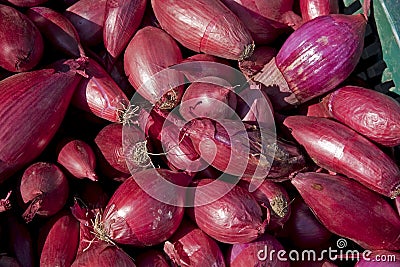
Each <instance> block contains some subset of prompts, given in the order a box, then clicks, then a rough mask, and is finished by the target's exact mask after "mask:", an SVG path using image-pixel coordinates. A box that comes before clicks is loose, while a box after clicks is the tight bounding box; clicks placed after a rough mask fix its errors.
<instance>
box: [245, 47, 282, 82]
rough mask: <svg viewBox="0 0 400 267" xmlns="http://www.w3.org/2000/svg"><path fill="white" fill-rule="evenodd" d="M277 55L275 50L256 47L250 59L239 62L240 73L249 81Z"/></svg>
mask: <svg viewBox="0 0 400 267" xmlns="http://www.w3.org/2000/svg"><path fill="white" fill-rule="evenodd" d="M276 54H277V51H276V49H275V48H272V47H269V46H258V47H256V49H254V52H253V54H252V55H251V57H249V58H247V59H245V60H243V61H240V62H239V69H240V71H241V72H242V73H243V74H244V75H245V76H246V78H248V79H250V78H251V77H253V76H254V75H256V74H257V73H258V72H260V71H261V70H262V69H263V67H264V65H265V64H267V63H268V62H270V61H271V60H272V59H273V58H274V57H275V56H276Z"/></svg>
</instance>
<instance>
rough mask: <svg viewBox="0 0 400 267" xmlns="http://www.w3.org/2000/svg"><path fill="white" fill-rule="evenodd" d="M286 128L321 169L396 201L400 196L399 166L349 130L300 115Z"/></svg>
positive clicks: (327, 120)
mask: <svg viewBox="0 0 400 267" xmlns="http://www.w3.org/2000/svg"><path fill="white" fill-rule="evenodd" d="M284 125H285V126H287V127H288V128H289V129H291V130H292V135H293V137H294V138H295V139H296V140H297V142H299V143H300V144H301V145H302V146H303V147H304V148H305V150H306V151H307V153H308V155H309V156H310V157H311V158H312V159H313V160H314V162H315V163H316V164H317V165H318V166H320V167H322V168H325V169H328V170H330V171H333V172H337V173H341V174H343V175H346V176H348V177H349V178H352V179H355V180H356V181H358V182H360V183H362V184H363V185H365V186H366V187H368V188H369V189H371V190H373V191H376V192H378V193H380V194H382V195H385V196H388V197H391V198H395V197H396V196H397V195H399V194H400V189H399V188H400V170H399V168H398V166H397V165H396V163H395V162H394V161H393V160H392V159H391V158H390V157H389V156H388V155H386V154H385V153H384V152H383V151H382V150H380V149H379V148H378V147H377V146H376V145H374V144H373V143H371V142H370V141H368V140H367V139H366V138H364V137H363V136H361V135H360V134H358V133H356V132H355V131H353V130H352V129H350V128H348V127H347V126H345V125H342V124H340V123H338V122H335V121H332V120H330V119H326V118H318V117H307V116H300V115H298V116H290V117H288V118H286V119H285V121H284Z"/></svg>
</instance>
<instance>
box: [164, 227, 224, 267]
mask: <svg viewBox="0 0 400 267" xmlns="http://www.w3.org/2000/svg"><path fill="white" fill-rule="evenodd" d="M164 251H165V253H167V255H168V256H169V257H170V258H171V259H172V261H173V262H174V263H175V264H176V265H177V266H199V267H200V266H204V267H207V266H210V267H211V266H220V267H225V262H224V256H223V254H222V252H221V249H220V248H219V247H218V244H217V242H215V241H214V240H213V239H212V238H211V237H209V236H208V235H206V234H205V233H204V232H203V231H202V230H200V229H199V228H197V227H196V226H194V225H193V224H191V223H189V222H188V221H183V222H182V224H181V225H180V226H179V228H178V230H177V232H176V233H175V234H174V235H173V236H172V237H171V238H170V239H169V241H165V243H164Z"/></svg>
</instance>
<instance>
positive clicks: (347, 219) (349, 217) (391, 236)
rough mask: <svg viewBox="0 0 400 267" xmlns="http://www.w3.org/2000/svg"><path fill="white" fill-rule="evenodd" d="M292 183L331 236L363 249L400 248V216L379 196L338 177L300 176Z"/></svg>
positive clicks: (311, 174) (357, 184) (324, 175)
mask: <svg viewBox="0 0 400 267" xmlns="http://www.w3.org/2000/svg"><path fill="white" fill-rule="evenodd" d="M292 184H293V185H294V186H295V187H296V188H297V190H298V191H299V192H300V195H301V196H302V198H303V199H304V201H305V202H306V204H307V205H308V206H309V207H310V208H311V210H312V211H313V213H314V214H315V216H316V217H317V218H318V219H319V221H320V222H321V223H322V224H323V225H324V226H325V227H326V228H327V229H328V230H329V231H331V232H332V233H334V234H337V235H339V236H342V237H344V238H348V239H350V240H353V241H354V242H356V243H357V244H359V245H360V246H362V247H363V248H365V249H370V250H374V249H387V250H398V249H400V219H399V216H398V214H397V213H396V211H395V210H394V209H393V207H392V206H391V205H390V204H389V203H388V202H387V201H386V199H384V198H383V197H382V196H380V195H378V194H376V193H375V192H372V191H371V190H369V189H367V188H366V187H364V186H363V185H361V184H359V183H357V182H355V181H352V180H351V179H348V178H346V177H343V176H338V175H334V176H333V175H330V174H323V173H300V174H298V175H296V176H295V177H294V179H292ZM366 233H368V234H366Z"/></svg>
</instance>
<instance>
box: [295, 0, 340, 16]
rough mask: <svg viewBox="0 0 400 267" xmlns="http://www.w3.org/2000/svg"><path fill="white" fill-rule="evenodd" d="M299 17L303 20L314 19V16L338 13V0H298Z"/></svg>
mask: <svg viewBox="0 0 400 267" xmlns="http://www.w3.org/2000/svg"><path fill="white" fill-rule="evenodd" d="M300 11H301V17H302V18H303V20H304V21H309V20H312V19H315V18H316V17H320V16H324V15H329V14H338V13H339V1H338V0H300Z"/></svg>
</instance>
